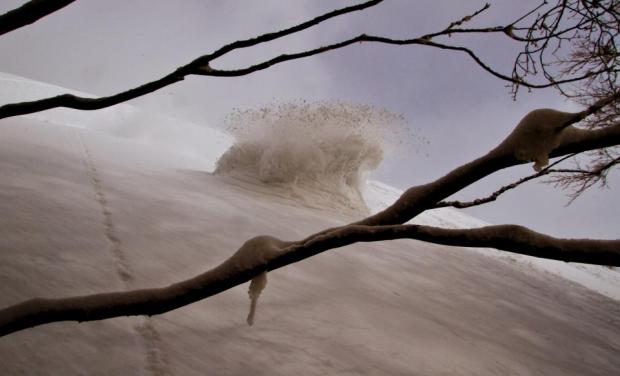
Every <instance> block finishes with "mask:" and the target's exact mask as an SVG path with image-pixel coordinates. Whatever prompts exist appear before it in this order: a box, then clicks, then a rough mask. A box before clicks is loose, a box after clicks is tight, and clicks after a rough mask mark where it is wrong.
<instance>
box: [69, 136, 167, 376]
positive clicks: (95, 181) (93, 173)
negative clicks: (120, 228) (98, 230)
mask: <svg viewBox="0 0 620 376" xmlns="http://www.w3.org/2000/svg"><path fill="white" fill-rule="evenodd" d="M76 133H77V136H78V139H79V142H80V146H81V149H82V156H83V158H82V160H83V161H84V164H85V165H86V170H87V172H88V175H89V177H90V180H91V183H92V186H93V188H94V191H95V199H96V201H97V203H99V206H100V207H101V213H102V214H103V227H104V230H105V236H106V238H107V239H108V241H109V242H110V244H111V245H112V248H111V252H112V257H113V260H114V266H115V269H116V273H117V275H118V277H119V278H120V279H121V281H122V283H123V286H124V287H125V289H126V290H128V289H130V288H131V287H132V285H133V283H134V282H135V278H134V273H133V271H132V270H131V266H130V265H129V263H128V261H127V257H126V256H125V254H124V252H123V249H122V247H121V245H122V243H121V240H120V238H119V237H118V236H117V232H116V229H115V226H114V222H113V221H112V212H111V211H110V209H109V207H108V201H107V199H106V196H105V193H104V190H103V184H102V183H101V179H100V177H99V172H98V170H97V167H96V166H95V163H94V159H93V156H92V154H91V153H90V150H89V149H88V147H86V143H85V142H84V138H83V137H82V133H81V132H80V130H76ZM133 330H134V332H135V333H136V334H137V335H138V336H139V337H140V342H141V343H142V346H143V347H144V352H145V356H146V365H145V368H146V370H147V371H148V373H149V374H151V375H152V376H168V375H172V373H171V372H170V370H169V367H168V359H167V357H166V354H165V353H164V352H163V350H162V346H161V343H162V340H161V337H160V336H159V333H158V332H157V330H156V329H155V326H154V325H153V322H152V320H151V318H150V317H146V318H142V319H141V322H140V323H139V324H135V325H133Z"/></svg>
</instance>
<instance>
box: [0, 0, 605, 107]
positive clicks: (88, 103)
mask: <svg viewBox="0 0 620 376" xmlns="http://www.w3.org/2000/svg"><path fill="white" fill-rule="evenodd" d="M380 2H381V0H375V1H368V2H366V3H362V4H358V5H354V6H350V7H347V8H342V9H339V10H335V11H332V12H329V13H326V14H324V15H322V16H319V17H316V18H314V19H312V20H310V21H307V22H304V23H301V24H299V25H297V26H294V27H291V28H287V29H284V30H281V31H278V32H273V33H268V34H263V35H261V36H258V37H256V38H251V39H246V40H240V41H236V42H233V43H230V44H228V45H225V46H223V47H221V48H219V49H217V50H216V51H214V52H213V53H210V54H206V55H203V56H200V57H198V58H196V59H194V60H193V61H192V62H190V63H188V64H186V65H184V66H181V67H179V68H177V69H176V70H175V71H174V72H172V73H170V74H168V75H166V76H164V77H162V78H160V79H157V80H155V81H151V82H149V83H147V84H144V85H141V86H138V87H135V88H132V89H130V90H127V91H124V92H121V93H118V94H114V95H110V96H106V97H100V98H86V97H79V96H75V95H71V94H63V95H58V96H55V97H50V98H44V99H40V100H36V101H27V102H20V103H12V104H7V105H3V106H0V119H2V118H7V117H11V116H18V115H25V114H29V113H33V112H39V111H44V110H49V109H52V108H58V107H66V108H72V109H76V110H98V109H102V108H106V107H110V106H113V105H116V104H119V103H122V102H126V101H128V100H131V99H135V98H138V97H140V96H143V95H145V94H148V93H152V92H154V91H157V90H159V89H161V88H163V87H166V86H168V85H172V84H174V83H176V82H179V81H182V80H184V79H185V77H186V76H188V75H200V76H212V77H238V76H244V75H248V74H251V73H254V72H257V71H260V70H265V69H268V68H270V67H272V66H274V65H276V64H280V63H283V62H286V61H291V60H297V59H302V58H306V57H310V56H314V55H318V54H321V53H325V52H328V51H333V50H336V49H340V48H344V47H346V46H349V45H352V44H355V43H359V42H373V43H382V44H390V45H398V46H404V45H423V46H429V47H434V48H439V49H443V50H450V51H457V52H462V53H465V54H466V55H467V56H469V57H470V58H471V59H472V60H473V61H474V62H475V63H476V64H477V65H478V66H480V67H481V68H482V69H484V70H485V71H487V72H488V73H490V74H491V75H493V76H495V77H497V78H499V79H501V80H504V81H507V82H510V83H511V84H513V85H518V86H525V87H528V88H533V89H540V88H546V87H550V86H557V85H559V84H564V83H571V82H576V81H580V80H583V79H585V78H587V77H589V76H590V75H594V74H596V72H589V73H586V74H584V75H581V76H574V77H570V78H568V79H565V80H554V81H552V82H545V83H533V82H528V81H525V80H523V79H521V78H520V77H517V76H514V75H513V76H509V75H506V74H503V73H501V72H499V71H497V70H496V69H494V68H492V67H491V66H490V65H489V64H487V63H485V62H484V61H483V60H482V59H481V58H480V57H479V56H478V55H477V54H476V53H475V52H474V51H472V50H471V49H469V48H466V47H462V46H453V45H448V44H444V43H439V42H436V41H434V40H433V39H434V38H438V37H441V36H451V35H452V34H486V33H501V34H506V28H507V26H494V27H486V28H470V29H461V28H458V27H455V26H459V25H461V24H463V23H464V22H467V21H469V20H471V18H472V17H475V16H477V15H479V14H480V13H482V12H483V11H485V10H486V9H488V6H486V5H485V6H484V7H483V8H481V9H480V10H478V11H476V12H474V13H473V14H471V15H470V16H466V17H464V18H463V19H460V20H459V21H456V22H452V23H451V24H450V25H449V26H448V27H447V28H445V29H443V30H440V31H438V32H434V33H429V34H425V35H422V36H420V37H417V38H411V39H392V38H386V37H381V36H372V35H366V34H361V35H358V36H356V37H353V38H350V39H347V40H344V41H341V42H338V43H334V44H330V45H326V46H323V47H318V48H315V49H311V50H307V51H303V52H298V53H291V54H282V55H279V56H277V57H274V58H272V59H269V60H265V61H263V62H261V63H257V64H253V65H250V66H248V67H245V68H241V69H234V70H225V69H215V68H214V67H213V66H212V65H211V64H212V63H213V61H214V60H216V59H217V58H219V57H222V56H224V55H225V54H227V53H229V52H232V51H234V50H237V49H240V48H247V47H253V46H256V45H258V44H262V43H266V42H269V41H273V40H275V39H278V38H282V37H284V36H287V35H290V34H293V33H296V32H299V31H301V30H304V29H307V28H310V27H312V26H315V25H318V24H319V23H321V22H323V21H326V20H328V19H330V18H333V17H337V16H339V15H343V14H347V13H351V12H354V11H358V10H363V9H366V8H369V7H372V6H374V5H377V4H378V3H380Z"/></svg>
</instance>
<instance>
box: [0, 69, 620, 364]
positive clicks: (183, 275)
mask: <svg viewBox="0 0 620 376" xmlns="http://www.w3.org/2000/svg"><path fill="white" fill-rule="evenodd" d="M0 80H1V81H2V85H0V100H1V101H2V102H3V103H9V102H13V101H15V100H26V99H36V98H38V97H39V98H40V97H42V96H47V95H53V94H59V93H62V92H66V91H67V90H65V89H63V88H59V87H55V86H53V85H47V84H43V83H39V82H35V81H31V80H27V79H23V78H20V77H15V76H10V75H6V74H2V75H0ZM265 110H266V111H265V112H261V111H262V110H252V111H246V112H239V113H237V114H235V115H233V116H232V117H231V119H230V121H229V125H233V126H237V127H241V129H236V130H233V131H232V133H233V136H234V137H233V136H231V135H229V134H228V133H226V132H223V131H218V130H216V129H213V128H210V127H206V126H204V127H203V126H199V125H196V124H188V123H186V122H183V121H180V120H178V119H171V118H170V117H164V116H159V115H156V114H153V113H148V112H144V111H141V110H139V109H137V108H135V107H132V106H130V105H122V106H117V107H114V108H111V109H108V110H102V111H96V112H79V111H71V110H66V109H65V110H54V111H46V112H42V113H38V114H33V115H29V116H23V117H18V118H10V119H3V120H2V121H0V214H1V215H0V307H6V306H9V305H12V304H16V303H19V302H21V301H23V300H26V299H29V298H33V297H66V296H76V295H84V294H96V293H101V292H109V291H114V290H124V289H128V288H130V289H140V288H146V287H163V286H167V285H170V284H172V283H175V282H179V281H181V280H185V279H188V278H191V277H194V276H196V275H199V274H201V273H203V272H204V271H206V270H209V269H211V268H213V267H214V266H216V265H219V264H220V263H221V262H222V261H224V260H227V259H228V260H229V261H228V262H229V263H230V265H228V266H227V267H230V268H243V267H244V265H247V263H256V262H260V260H261V259H262V258H264V257H268V256H269V255H272V254H273V252H278V251H279V249H281V248H282V245H283V244H285V243H277V244H275V243H273V239H275V238H277V239H286V240H296V239H302V238H305V237H306V236H308V235H309V234H312V233H314V232H316V231H320V230H323V229H325V228H328V227H333V226H338V225H342V224H344V223H347V222H350V221H351V220H352V219H358V218H359V217H358V214H356V213H357V211H359V210H360V209H363V206H360V205H365V206H367V207H368V209H369V210H370V211H371V212H376V211H378V210H380V209H383V208H385V207H386V206H387V205H389V204H391V203H392V202H393V200H394V199H395V198H396V197H398V195H399V194H400V191H399V190H397V189H395V188H393V187H390V186H388V185H386V184H383V183H380V182H376V181H372V180H370V181H369V180H366V176H365V175H366V174H367V173H368V172H369V170H371V169H372V168H373V167H374V166H376V165H377V164H378V163H379V161H380V159H381V155H382V154H384V153H385V152H386V147H387V148H389V139H388V142H387V143H386V142H385V141H378V140H384V139H382V138H380V136H378V135H377V133H374V132H377V127H376V125H377V124H374V123H373V122H376V123H378V124H382V123H389V122H390V121H393V120H394V121H395V122H396V123H398V121H397V120H398V119H394V117H393V115H392V114H389V113H386V112H382V110H378V109H375V108H371V107H364V106H359V105H351V104H340V103H308V104H306V103H303V102H298V103H292V104H284V105H282V106H272V107H267V108H266V109H265ZM301 110H305V111H306V114H307V115H308V116H309V118H308V119H305V118H302V117H300V116H299V113H301V112H303V111H301ZM263 115H264V116H263ZM360 119H370V120H368V121H367V124H362V125H359V124H358V122H360ZM347 121H349V122H351V124H346V125H343V126H342V128H343V129H336V128H338V127H339V126H340V123H341V122H347ZM361 123H363V122H361ZM246 124H247V125H246ZM300 124H301V125H300ZM381 137H383V136H381ZM302 139H303V140H302ZM334 140H336V141H337V142H332V141H334ZM339 143H340V144H339ZM386 145H387V146H386ZM297 152H299V153H301V155H302V156H304V158H300V157H299V155H298V154H297ZM221 155H223V157H222V159H221V160H220V162H219V164H218V173H217V174H212V173H211V172H212V171H213V170H214V169H215V167H216V159H217V158H218V157H219V156H221ZM305 159H311V160H310V161H307V160H305ZM289 174H292V176H294V177H291V175H289ZM317 192H319V193H317ZM360 192H361V195H360ZM362 198H363V201H362ZM415 221H416V222H419V223H425V224H430V225H434V226H442V227H474V226H481V225H484V222H482V221H479V220H477V219H475V218H472V217H469V216H467V215H466V214H464V213H462V212H458V211H456V210H450V209H441V210H433V211H429V212H426V213H424V214H423V215H421V216H419V217H417V218H416V219H415ZM261 234H268V235H271V236H273V237H275V238H271V237H268V236H258V235H261ZM257 236H258V237H257ZM248 239H251V240H250V241H248ZM235 250H239V252H238V253H237V254H236V256H233V255H234V254H235ZM482 253H483V254H482ZM231 256H233V257H231ZM529 263H533V264H535V266H536V267H537V268H538V267H540V268H542V270H547V271H549V270H550V271H553V272H554V273H559V274H561V275H563V276H564V277H566V278H568V279H572V280H577V281H578V282H579V283H582V284H584V285H585V286H589V288H590V289H586V288H583V287H582V286H580V285H577V284H575V283H573V282H570V281H568V280H567V279H564V278H559V277H557V276H556V275H552V274H549V273H544V272H541V271H540V270H541V269H535V268H531V267H530V266H529ZM558 271H559V272H558ZM617 275H618V273H617V272H616V271H615V270H613V269H609V268H595V267H592V268H589V267H588V268H586V267H584V266H581V265H575V264H566V263H553V262H549V261H547V260H540V259H533V258H527V257H525V256H521V257H519V256H515V255H511V254H508V253H505V252H494V251H489V250H471V249H462V248H455V247H443V246H436V245H432V244H427V243H423V242H418V241H413V240H398V241H390V242H381V243H360V244H355V245H351V246H347V247H343V248H340V249H335V250H331V251H329V252H325V253H323V254H321V255H318V256H315V257H312V258H309V259H307V260H304V261H303V262H300V263H297V264H294V265H290V266H288V267H286V268H282V269H278V270H274V271H270V272H269V286H268V287H267V288H265V284H266V278H264V277H266V276H265V275H262V276H259V277H257V279H256V280H255V281H254V282H253V283H252V284H250V291H249V296H250V302H248V285H247V284H246V285H245V286H238V287H236V288H233V289H231V290H229V291H226V292H225V293H222V294H219V295H216V296H213V297H211V298H209V299H206V300H204V301H201V302H197V303H194V304H191V305H189V306H186V307H183V308H180V309H178V310H175V311H171V312H168V313H166V314H163V315H157V316H153V317H151V318H150V319H148V320H146V319H142V318H116V319H111V320H105V321H99V322H86V323H74V322H62V323H55V324H50V325H44V326H40V327H36V328H33V329H28V330H24V331H21V332H18V333H15V334H12V335H9V336H6V337H2V338H0V370H1V371H0V373H2V374H3V375H23V374H28V375H30V374H35V375H39V374H50V375H82V374H88V375H205V374H209V375H276V376H277V375H291V374H295V375H411V374H423V375H447V374H449V375H456V374H467V375H498V374H502V375H503V374H514V375H534V374H551V375H559V374H561V375H613V374H615V373H617V370H618V369H620V358H619V357H618V356H617V355H618V353H620V321H619V320H618V317H620V302H619V301H617V300H614V299H610V298H609V297H607V296H612V297H616V298H618V297H619V295H620V293H619V288H618V286H620V280H619V279H618V278H617V277H615V276H617ZM575 276H578V277H575ZM584 276H587V278H585V277H584ZM582 277H584V278H582ZM588 278H589V280H587V281H585V280H586V279H588ZM614 278H616V279H614ZM592 289H596V290H598V291H601V292H603V293H604V294H606V295H607V296H604V295H601V294H599V293H597V292H595V291H593V290H592ZM259 294H260V312H259V313H258V314H256V302H257V299H258V296H259ZM248 306H250V314H249V315H247V313H248ZM252 307H253V308H252ZM246 315H247V321H248V322H249V323H253V325H252V327H248V326H247V325H246V322H245V320H244V319H245V318H246Z"/></svg>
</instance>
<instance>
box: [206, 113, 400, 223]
mask: <svg viewBox="0 0 620 376" xmlns="http://www.w3.org/2000/svg"><path fill="white" fill-rule="evenodd" d="M227 128H228V130H229V132H230V133H232V134H233V135H234V136H235V138H236V140H237V141H236V143H235V144H234V145H233V146H232V147H231V148H230V149H229V150H228V151H227V152H226V153H224V155H223V156H222V157H221V158H220V159H219V161H218V163H217V168H216V171H215V173H216V174H219V175H233V176H243V177H246V178H247V177H249V178H250V179H253V180H255V181H257V182H260V183H261V184H264V185H268V186H273V187H277V188H279V190H280V191H282V190H284V191H285V192H286V193H287V194H288V195H289V196H290V198H293V199H295V200H298V201H302V202H304V203H305V204H310V205H311V206H319V207H330V208H336V209H340V210H342V211H344V212H351V211H352V212H355V213H356V214H360V213H361V214H365V213H367V208H366V205H365V203H364V200H363V198H362V195H361V193H360V192H361V190H360V188H361V186H362V185H363V184H365V182H366V177H367V176H368V174H369V172H370V171H372V170H373V169H375V168H376V167H377V166H378V165H379V163H380V162H381V161H382V159H383V155H384V150H385V149H386V148H387V147H389V145H391V144H392V143H394V142H395V141H396V140H397V139H398V137H396V136H395V135H397V134H398V132H399V131H402V130H404V129H405V127H404V120H403V118H402V116H399V115H395V114H393V113H391V112H389V111H387V110H384V109H378V108H375V107H371V106H368V105H359V104H351V103H344V102H312V103H310V102H301V101H300V102H292V103H284V104H277V105H271V106H267V107H263V108H261V109H258V110H246V111H237V112H235V113H233V114H232V115H230V116H229V117H228V119H227Z"/></svg>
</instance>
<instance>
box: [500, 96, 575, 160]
mask: <svg viewBox="0 0 620 376" xmlns="http://www.w3.org/2000/svg"><path fill="white" fill-rule="evenodd" d="M576 116H579V114H577V113H571V112H562V111H557V110H552V109H549V108H541V109H537V110H533V111H531V112H529V113H528V114H527V115H525V117H523V119H521V121H520V122H519V124H517V126H516V127H515V129H514V130H513V131H512V133H511V134H510V135H508V137H506V139H505V140H504V141H503V142H502V143H501V144H500V145H499V147H498V150H501V151H504V152H507V153H511V154H512V155H514V156H515V158H517V159H518V160H520V161H531V162H534V170H536V171H541V170H542V169H543V168H544V167H545V166H547V165H548V164H549V153H551V151H552V150H553V149H555V148H557V147H558V146H559V145H560V142H561V140H562V138H563V137H566V136H567V135H568V134H569V133H571V132H573V131H574V130H575V128H574V127H572V126H567V125H566V124H568V123H569V122H571V121H572V120H574V119H575V117H576Z"/></svg>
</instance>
